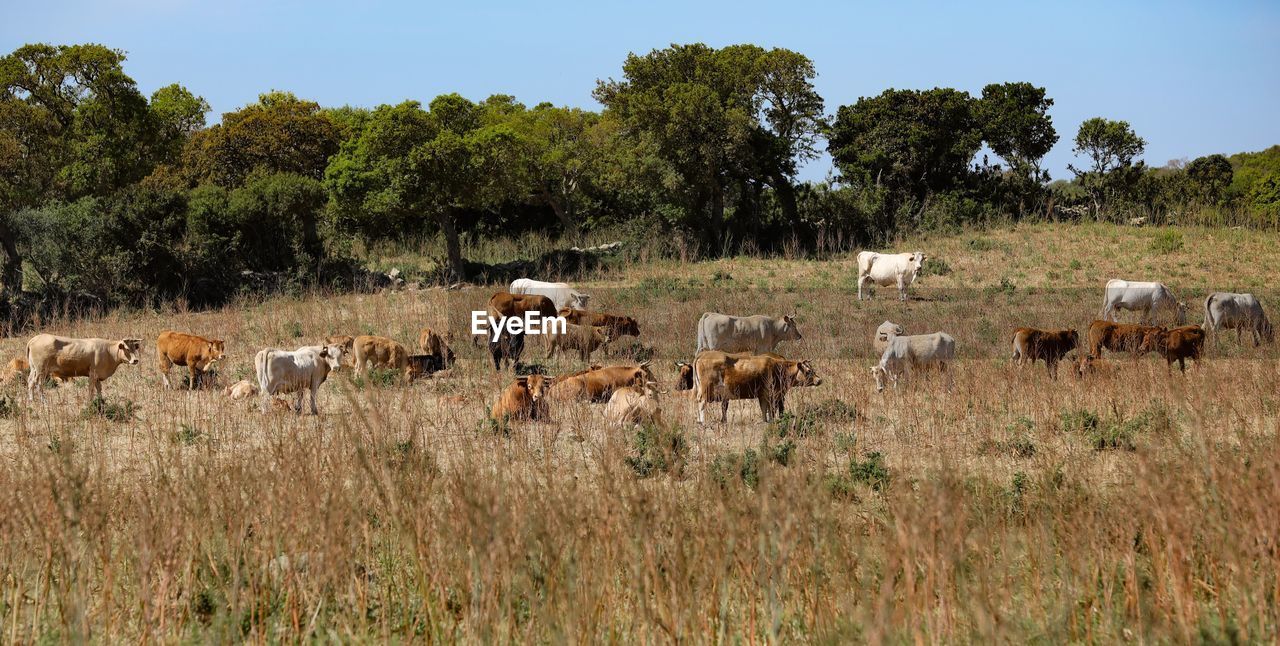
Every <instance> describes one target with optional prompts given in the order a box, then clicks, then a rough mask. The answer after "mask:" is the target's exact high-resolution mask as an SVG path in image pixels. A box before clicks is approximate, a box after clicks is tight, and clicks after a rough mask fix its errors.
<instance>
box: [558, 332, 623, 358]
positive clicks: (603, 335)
mask: <svg viewBox="0 0 1280 646" xmlns="http://www.w3.org/2000/svg"><path fill="white" fill-rule="evenodd" d="M552 329H554V327H553V328H552ZM610 341H613V333H612V332H610V331H609V328H607V327H591V326H587V325H574V324H572V323H568V324H566V325H565V331H564V333H563V334H556V333H553V332H548V333H547V345H548V346H550V348H549V349H548V350H547V358H548V359H550V358H552V357H554V356H556V353H557V352H559V351H560V350H577V351H578V357H579V358H580V359H582V360H583V361H586V360H588V359H590V358H591V353H592V352H595V351H596V350H597V349H598V348H600V347H601V346H605V345H608V344H609V342H610Z"/></svg>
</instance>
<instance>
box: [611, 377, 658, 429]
mask: <svg viewBox="0 0 1280 646" xmlns="http://www.w3.org/2000/svg"><path fill="white" fill-rule="evenodd" d="M657 386H658V383H657V382H656V381H650V382H647V383H646V384H645V385H644V386H643V387H636V386H624V387H622V388H619V389H617V390H615V391H613V395H612V396H611V397H609V405H608V406H607V407H605V410H604V416H605V419H607V420H609V423H610V424H613V425H614V426H620V427H630V426H637V425H640V424H661V423H662V411H661V409H660V408H659V406H658V388H657Z"/></svg>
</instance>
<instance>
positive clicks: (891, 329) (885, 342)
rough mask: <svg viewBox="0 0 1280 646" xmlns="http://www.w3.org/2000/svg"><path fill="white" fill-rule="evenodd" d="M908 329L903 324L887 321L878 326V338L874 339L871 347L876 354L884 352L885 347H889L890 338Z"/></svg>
mask: <svg viewBox="0 0 1280 646" xmlns="http://www.w3.org/2000/svg"><path fill="white" fill-rule="evenodd" d="M906 333H907V331H906V330H904V329H903V328H902V326H901V325H898V324H897V323H894V322H893V321H885V322H884V323H881V324H880V327H878V328H876V338H875V339H873V340H872V342H871V347H872V348H873V349H874V350H875V352H876V356H879V355H882V354H884V349H885V348H887V347H889V339H892V338H893V337H895V336H902V335H904V334H906Z"/></svg>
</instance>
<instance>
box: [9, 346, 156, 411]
mask: <svg viewBox="0 0 1280 646" xmlns="http://www.w3.org/2000/svg"><path fill="white" fill-rule="evenodd" d="M141 357H142V339H73V338H68V337H61V336H54V335H52V334H37V335H36V336H34V337H32V338H31V340H30V341H28V342H27V364H28V365H29V366H31V369H30V372H29V373H28V374H27V401H31V400H34V399H35V392H36V389H37V388H39V386H40V384H42V383H44V380H45V379H46V378H48V377H50V376H54V375H57V376H59V377H61V378H63V379H64V380H65V379H70V378H72V377H88V378H89V387H90V388H89V397H90V399H92V398H94V397H101V396H102V382H103V381H106V380H107V379H109V378H111V375H114V374H115V373H116V369H117V368H119V367H120V365H121V364H124V363H127V364H129V365H131V366H136V365H138V361H139V360H140V359H141ZM40 395H41V398H42V399H43V397H44V391H41V393H40Z"/></svg>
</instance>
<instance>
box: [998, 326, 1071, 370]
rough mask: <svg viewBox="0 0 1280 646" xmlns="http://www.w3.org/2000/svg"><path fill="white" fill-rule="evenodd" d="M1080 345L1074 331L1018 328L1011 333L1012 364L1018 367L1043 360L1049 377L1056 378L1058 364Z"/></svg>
mask: <svg viewBox="0 0 1280 646" xmlns="http://www.w3.org/2000/svg"><path fill="white" fill-rule="evenodd" d="M1079 345H1080V335H1079V334H1078V333H1077V332H1076V331H1075V330H1070V329H1068V330H1040V329H1036V328H1033V327H1020V328H1018V329H1017V330H1014V332H1013V362H1014V363H1016V364H1018V365H1019V366H1023V365H1026V364H1027V363H1035V362H1036V361H1039V360H1043V361H1044V365H1045V369H1046V370H1048V371H1049V376H1050V377H1053V378H1054V379H1057V378H1058V362H1059V361H1061V360H1062V358H1063V357H1065V356H1067V353H1068V352H1071V351H1072V350H1074V349H1076V347H1077V346H1079Z"/></svg>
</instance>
